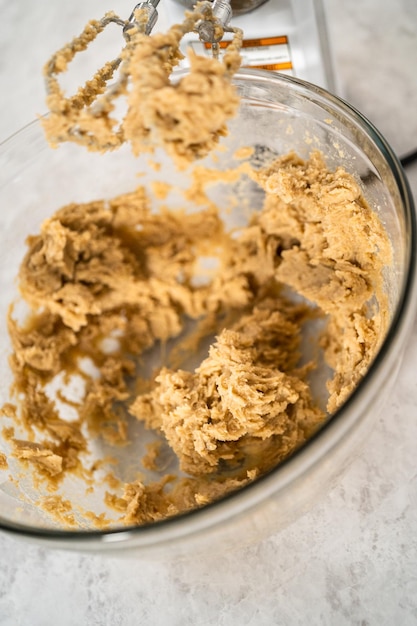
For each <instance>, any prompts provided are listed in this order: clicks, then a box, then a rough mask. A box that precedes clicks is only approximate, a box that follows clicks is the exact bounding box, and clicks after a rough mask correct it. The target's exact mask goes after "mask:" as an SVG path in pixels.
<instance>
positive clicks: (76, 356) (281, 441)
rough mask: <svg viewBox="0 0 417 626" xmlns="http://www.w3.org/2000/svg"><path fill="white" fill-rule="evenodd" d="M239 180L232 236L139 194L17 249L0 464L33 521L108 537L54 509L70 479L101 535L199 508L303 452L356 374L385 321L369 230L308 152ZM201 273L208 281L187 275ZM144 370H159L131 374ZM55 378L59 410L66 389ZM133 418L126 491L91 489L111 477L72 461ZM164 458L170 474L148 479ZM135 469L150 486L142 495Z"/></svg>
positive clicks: (355, 190)
mask: <svg viewBox="0 0 417 626" xmlns="http://www.w3.org/2000/svg"><path fill="white" fill-rule="evenodd" d="M250 175H251V177H252V178H253V179H254V180H255V181H256V182H257V183H258V184H259V185H260V186H261V187H262V189H263V190H264V192H265V196H264V202H263V207H262V209H261V210H260V211H257V212H253V213H252V215H251V216H250V219H249V221H248V223H247V225H246V226H245V227H242V228H236V229H234V230H232V231H228V230H227V229H226V227H225V225H224V223H223V221H222V219H221V218H220V211H219V210H218V209H217V208H216V207H215V206H213V203H209V204H208V206H207V207H206V208H202V209H201V210H199V211H198V212H195V213H187V212H185V211H178V210H176V211H174V210H169V209H167V208H166V209H162V210H161V211H160V212H159V213H155V212H154V211H152V210H151V203H150V199H149V198H148V197H147V193H146V192H145V189H144V188H142V187H139V188H138V189H136V190H135V191H133V192H132V193H128V194H124V195H121V196H118V197H116V198H113V199H111V200H97V201H95V202H90V203H88V204H71V205H68V206H65V207H63V208H61V209H60V210H58V211H57V212H56V213H55V214H54V215H53V216H52V217H51V218H50V219H48V220H47V221H46V222H44V224H43V225H42V228H41V232H40V234H38V235H35V236H31V237H29V238H28V242H27V243H28V252H27V254H26V257H25V258H24V260H23V263H22V265H21V269H20V274H19V281H20V290H21V294H22V296H23V298H24V300H25V301H26V302H27V303H28V305H29V307H30V310H31V313H30V315H29V317H28V318H27V319H26V320H25V322H24V323H23V324H22V323H19V322H18V321H17V320H16V319H15V316H14V313H13V308H11V311H10V316H9V332H10V336H11V340H12V344H13V355H12V357H11V361H10V362H11V367H12V370H13V374H14V380H15V382H14V393H15V396H16V398H18V400H16V403H15V405H14V406H13V405H11V404H10V403H9V404H7V405H5V406H4V407H3V409H2V411H3V413H4V414H6V415H8V416H9V417H10V416H11V417H13V419H14V420H15V422H16V427H17V426H19V429H20V430H22V429H24V430H25V431H26V432H27V437H26V438H25V439H24V440H23V439H22V438H19V439H17V438H16V437H15V436H14V434H13V432H12V431H11V430H10V429H9V430H8V439H9V440H10V442H11V444H12V446H13V451H12V456H14V457H17V458H19V459H20V460H21V461H22V463H23V464H26V466H27V467H29V466H30V467H32V468H33V473H34V476H35V477H36V479H37V480H38V481H41V482H42V484H46V485H47V486H48V488H49V489H50V490H51V491H52V492H55V493H56V494H57V495H55V496H53V498H52V500H51V497H52V496H50V497H49V500H48V497H47V498H44V499H40V501H39V506H42V507H43V508H44V509H45V510H48V512H49V513H51V514H53V511H54V510H55V511H57V510H59V511H60V516H61V517H60V523H65V524H68V525H71V524H79V523H80V516H81V519H82V523H83V524H87V525H88V524H93V525H96V526H101V527H105V526H106V525H109V524H111V523H113V522H112V521H111V520H110V518H108V517H106V515H104V514H101V515H98V514H96V513H92V512H90V513H88V512H85V511H84V512H82V513H80V509H81V507H80V506H78V504H77V503H76V502H70V503H69V502H68V500H66V499H65V498H64V496H62V498H61V500H59V498H60V497H61V496H60V495H58V494H59V489H60V485H61V484H62V482H63V480H64V479H65V477H67V476H68V475H71V474H75V475H76V476H78V477H79V478H82V479H84V480H85V482H86V484H87V485H88V486H89V487H90V488H94V486H95V485H96V483H97V481H99V480H101V481H102V483H105V484H107V485H108V489H107V490H106V493H105V496H104V499H105V504H106V506H107V507H108V509H109V510H113V512H114V511H116V512H117V522H116V523H119V524H120V523H125V524H142V523H147V522H151V521H154V520H158V519H162V518H164V517H167V516H172V515H176V514H178V513H180V512H184V511H188V510H190V509H193V508H195V507H198V506H202V505H204V504H207V503H208V502H211V501H213V500H216V499H218V498H220V497H221V496H223V495H224V494H225V493H228V492H230V491H233V490H235V489H237V488H239V487H241V486H242V485H244V484H247V483H248V482H250V481H252V480H254V479H255V478H256V477H258V476H259V475H261V474H264V473H265V472H267V471H269V470H270V469H272V468H273V467H275V466H276V465H277V464H278V463H280V462H281V461H283V460H284V459H286V458H287V457H288V456H289V455H291V454H292V453H293V452H294V451H295V450H296V449H298V448H299V447H300V446H301V445H303V444H304V443H305V442H306V441H307V440H308V438H309V437H310V436H311V435H312V434H313V433H314V432H315V431H316V429H317V428H318V427H319V426H320V425H321V424H322V423H323V422H324V421H325V420H326V419H327V417H328V415H329V414H332V413H333V412H334V411H336V410H337V408H338V407H340V405H341V404H343V402H344V401H345V400H346V399H347V397H348V396H349V395H350V393H351V392H352V391H353V390H354V389H355V387H356V386H357V384H358V382H359V381H360V380H361V378H362V377H363V375H364V374H365V373H366V371H367V369H368V367H369V365H370V363H371V361H372V360H373V358H374V356H375V354H376V352H377V350H378V348H379V346H380V345H381V342H382V340H383V338H384V336H385V332H386V329H387V324H388V321H389V320H388V306H387V299H386V294H385V293H384V285H383V269H384V267H386V266H389V264H390V262H391V248H390V244H389V241H388V238H387V235H386V233H385V231H384V228H383V226H382V225H381V223H380V221H379V219H378V216H377V214H376V213H375V212H374V211H373V210H372V209H371V208H370V207H369V206H368V204H367V202H366V201H365V199H364V198H363V196H362V194H361V190H360V187H359V186H358V184H357V182H356V181H355V180H354V178H353V177H352V176H351V175H349V174H348V173H347V172H346V171H345V170H344V169H342V168H337V169H336V170H335V171H329V170H328V168H327V167H326V165H325V162H324V160H323V157H322V155H321V154H320V153H318V152H313V153H312V154H311V155H310V158H309V159H308V160H307V161H303V160H302V159H301V158H299V157H298V156H297V155H295V154H289V155H285V156H281V157H278V158H277V159H276V160H275V161H274V162H273V163H271V164H269V165H268V166H266V167H263V168H261V169H260V170H257V171H255V170H253V171H251V173H250ZM199 176H200V177H202V178H204V170H202V169H201V168H200V169H199ZM219 176H220V177H221V174H220V173H219ZM208 178H209V179H210V176H208ZM200 183H201V180H200ZM207 258H209V259H211V260H213V259H214V261H215V263H214V264H212V265H214V266H215V267H214V269H213V267H211V269H209V270H207V269H206V270H204V268H203V269H202V265H204V264H203V261H204V259H207ZM202 275H204V280H201V276H202ZM291 294H297V297H296V298H294V297H292V296H291ZM312 320H313V321H314V320H316V321H318V320H321V321H320V324H321V327H322V330H321V336H320V341H319V342H317V345H318V344H320V346H321V349H322V351H323V355H324V359H325V361H326V363H327V365H328V366H329V368H331V374H330V376H329V380H328V382H327V389H328V398H327V409H326V408H325V407H324V406H323V404H322V400H323V398H318V397H317V394H316V392H315V390H314V389H313V388H312V386H311V383H310V376H311V374H312V372H314V369H315V367H317V359H318V358H319V355H318V354H316V355H315V356H314V355H313V356H312V357H311V358H309V359H308V360H305V359H304V360H303V358H302V353H303V348H302V342H303V333H304V329H305V327H306V325H308V324H309V323H311V321H312ZM210 337H214V339H213V341H212V342H211V345H210V346H209V347H208V349H207V350H205V348H204V346H205V343H207V341H208V338H210ZM317 352H318V349H317ZM155 353H158V354H159V355H162V356H163V358H160V360H159V363H155V364H153V365H152V366H149V362H150V357H151V355H154V354H155ZM197 353H203V354H204V356H203V358H202V359H201V360H200V362H199V364H198V365H197V367H193V368H191V367H187V359H188V358H189V356H190V355H193V354H197ZM73 377H76V378H77V380H78V381H81V383H80V387H81V391H79V394H78V397H77V398H74V397H72V396H71V394H69V392H68V391H67V387H66V385H67V386H68V385H69V383H70V381H71V379H72V378H73ZM54 385H55V387H56V389H55V391H52V390H53V389H54ZM129 416H130V417H129ZM134 418H136V419H137V420H138V421H139V422H141V423H143V425H144V426H145V427H146V429H147V430H148V431H154V432H155V433H156V435H157V441H156V442H154V443H153V444H151V445H150V446H148V449H147V453H146V454H145V455H143V459H142V460H141V459H140V458H139V457H138V458H137V468H136V470H137V471H136V478H135V479H134V480H129V481H124V480H123V479H122V478H120V476H118V475H117V467H113V470H112V471H110V470H109V471H107V473H106V474H105V476H104V478H103V475H102V473H101V474H100V472H102V470H103V467H104V466H106V467H111V462H110V464H108V463H107V461H108V459H106V458H105V457H103V458H102V459H96V460H95V461H94V462H91V463H87V462H86V458H88V450H89V448H90V446H91V444H92V442H93V441H97V440H98V441H104V442H105V443H106V446H107V448H106V449H108V446H113V447H114V448H115V449H116V448H117V446H118V445H119V444H121V445H126V443H127V442H128V441H129V434H128V424H129V419H130V420H132V419H134ZM167 450H171V451H173V453H175V456H176V458H177V459H178V465H179V474H178V472H173V471H171V470H170V471H164V470H163V457H164V454H166V451H167ZM141 461H142V466H141ZM4 463H6V460H5V459H4ZM106 463H107V465H106ZM144 468H147V469H149V470H151V471H152V470H154V471H156V472H157V474H156V475H158V476H159V478H158V479H156V480H151V481H149V480H148V481H147V480H145V479H144V478H143V476H141V474H140V472H141V469H142V470H143V469H144ZM99 474H100V476H101V477H100V478H99ZM57 499H58V500H59V502H61V504H60V506H58V505H57V501H58V500H57ZM51 502H53V506H52V505H51V506H50V503H51ZM74 511H75V512H76V515H75V516H74V515H73V512H74ZM76 520H77V521H76Z"/></svg>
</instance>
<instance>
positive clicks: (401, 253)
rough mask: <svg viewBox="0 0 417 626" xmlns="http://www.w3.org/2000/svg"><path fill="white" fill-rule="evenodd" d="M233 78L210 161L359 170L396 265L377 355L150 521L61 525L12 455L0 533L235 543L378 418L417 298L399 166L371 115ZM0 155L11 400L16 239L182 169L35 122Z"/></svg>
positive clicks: (182, 550)
mask: <svg viewBox="0 0 417 626" xmlns="http://www.w3.org/2000/svg"><path fill="white" fill-rule="evenodd" d="M235 83H236V85H237V88H238V90H239V93H240V95H241V99H242V101H241V107H240V111H239V113H238V116H237V118H236V119H234V120H232V122H231V123H230V133H229V135H228V136H227V137H226V138H225V139H224V141H222V145H223V148H222V150H219V151H217V153H216V167H218V168H220V169H222V168H225V167H228V166H229V165H230V162H231V159H232V155H233V154H235V153H236V150H237V149H238V148H240V147H246V146H256V147H257V149H258V151H259V147H261V148H262V150H263V151H268V150H269V151H272V152H273V153H278V154H285V153H287V152H289V151H291V150H295V151H296V152H297V153H298V154H299V155H300V156H301V157H307V156H308V154H309V153H310V151H311V150H312V149H319V150H321V151H322V152H323V153H324V155H325V157H326V160H327V164H328V166H329V167H330V168H334V167H336V166H339V165H343V167H344V168H345V169H346V170H347V171H348V172H351V173H352V174H353V175H354V176H355V178H356V180H357V181H358V182H359V184H360V186H361V187H362V189H363V193H364V195H365V197H366V199H367V200H368V202H369V204H370V205H371V206H372V207H373V208H374V210H375V211H376V212H377V213H378V215H379V216H380V218H381V220H382V222H383V224H384V225H385V228H386V230H387V233H388V234H389V237H390V240H391V243H392V248H393V264H392V267H391V269H390V272H388V273H387V276H386V290H387V293H388V297H389V308H390V311H389V314H390V322H389V328H388V331H387V334H386V336H385V338H384V340H383V342H382V345H381V348H380V350H379V352H378V354H377V356H376V358H375V359H374V361H373V363H372V365H371V367H370V368H369V370H368V372H367V374H366V375H365V376H364V378H363V379H362V380H361V382H360V384H359V385H358V387H357V388H356V390H355V391H354V392H353V393H352V394H351V396H350V397H349V398H348V400H347V401H346V402H345V404H344V405H343V406H342V407H341V408H340V409H339V410H338V411H337V413H336V414H334V415H333V416H331V417H330V418H329V420H328V421H327V423H326V424H325V425H324V426H323V427H322V428H321V429H320V430H319V432H317V433H316V435H315V436H313V437H312V438H311V439H310V440H309V441H308V442H307V443H306V444H305V445H304V446H303V447H302V448H300V449H299V450H298V451H297V452H296V453H295V454H293V455H292V456H291V457H290V458H288V459H287V460H286V461H285V462H284V463H282V464H281V465H280V466H278V467H276V468H275V469H274V470H273V471H270V472H269V473H268V474H267V475H264V476H262V477H260V478H259V479H257V480H255V481H254V482H253V483H251V484H249V485H247V486H245V487H244V488H242V489H240V490H239V491H237V492H235V493H232V494H229V495H228V496H227V497H224V498H223V499H222V500H220V501H217V502H215V503H213V504H210V505H207V506H205V507H203V508H201V509H198V510H194V511H192V512H189V513H187V514H184V515H179V516H177V517H174V518H170V519H166V520H163V521H160V522H157V523H153V524H148V525H144V526H140V527H114V528H111V529H107V530H96V529H94V528H87V529H80V530H68V529H65V528H63V527H60V525H59V523H58V522H56V521H53V520H51V519H50V518H48V516H47V515H45V514H44V513H42V511H40V510H39V509H38V508H37V507H36V506H35V505H34V504H33V502H35V501H36V498H37V493H36V488H35V487H34V486H33V483H32V481H31V479H30V477H29V476H28V477H26V476H25V475H24V474H23V475H22V468H21V467H20V466H19V465H18V464H17V462H16V464H14V461H13V459H11V460H10V462H9V467H8V469H2V470H0V527H1V528H2V529H3V530H4V531H5V532H9V533H13V534H14V535H18V536H21V537H24V538H29V539H31V540H37V541H40V542H43V543H45V544H47V545H51V546H58V547H64V548H68V549H75V550H81V549H89V550H100V551H101V550H106V549H122V548H128V549H129V550H132V549H133V548H135V551H134V553H135V554H138V553H139V554H142V553H143V554H145V553H149V552H151V553H152V554H158V553H160V554H164V555H167V554H175V555H181V554H183V555H185V554H192V555H195V554H197V553H198V552H200V551H204V550H210V551H213V549H218V550H224V549H226V548H230V547H231V546H234V545H242V544H243V543H245V542H248V541H252V540H257V539H259V538H260V537H261V536H264V535H265V534H267V533H270V532H276V531H278V530H279V529H280V528H283V527H285V526H286V525H288V524H289V523H290V522H291V521H292V520H294V519H295V518H296V517H297V516H299V515H301V514H302V513H303V512H305V511H307V510H308V509H309V507H311V506H312V504H313V503H314V502H315V501H316V500H317V498H318V497H320V495H321V494H323V492H324V491H325V490H326V489H327V488H328V486H329V485H330V484H331V483H332V481H334V480H335V479H337V477H338V476H339V475H340V473H341V472H342V471H343V470H344V469H345V468H346V466H347V465H348V464H349V463H350V462H351V461H352V460H353V459H354V458H355V455H356V454H357V453H358V451H359V449H360V444H361V442H362V441H363V438H364V436H365V434H366V431H368V430H369V429H370V428H371V427H372V424H373V423H374V419H375V417H377V416H378V407H379V406H380V405H381V403H382V402H383V400H384V398H385V397H386V394H387V393H388V391H389V389H390V388H391V386H392V384H393V383H394V380H395V376H396V373H397V371H398V367H399V363H400V358H401V355H402V352H403V349H404V346H405V342H406V339H407V336H408V333H409V331H410V330H411V326H412V322H413V318H414V306H415V301H416V274H415V253H416V226H415V215H414V208H413V202H412V198H411V195H410V191H409V188H408V186H407V181H406V178H405V176H404V173H403V171H402V168H401V166H400V164H399V162H398V159H397V158H396V157H395V155H394V153H393V151H392V150H391V148H390V147H389V145H388V144H387V142H386V141H385V140H384V138H383V137H382V136H381V135H380V133H379V132H378V131H377V130H376V129H375V128H374V127H373V126H372V124H370V123H369V121H367V120H366V119H365V118H364V117H363V116H362V115H361V114H360V113H358V112H357V111H356V110H354V109H353V108H352V107H351V106H349V105H348V104H347V103H345V102H343V101H342V100H340V99H338V98H337V97H335V96H333V95H331V94H329V93H327V92H326V91H324V90H322V89H320V88H318V87H316V86H313V85H310V84H307V83H304V82H302V81H299V80H296V79H293V78H289V77H285V76H280V75H279V74H274V73H269V72H261V71H250V70H242V71H240V72H239V73H238V75H237V76H236V77H235ZM159 156H160V158H161V159H163V157H162V156H161V155H159ZM0 163H1V166H0V181H1V182H0V201H1V212H0V222H1V228H0V280H1V302H0V323H1V328H2V330H1V333H0V355H1V356H0V374H1V375H0V404H1V405H3V404H4V403H7V402H8V401H10V385H11V383H12V375H11V372H10V368H9V364H8V357H9V355H10V351H11V347H10V340H9V337H8V333H7V330H6V317H7V311H8V307H9V304H10V302H12V301H13V300H14V299H15V298H16V295H17V286H16V276H17V273H18V268H19V264H20V262H21V260H22V258H23V255H24V252H25V238H26V237H27V236H28V235H29V234H35V233H37V232H39V227H40V224H41V223H42V221H43V220H44V219H45V218H47V217H49V216H50V215H52V213H53V212H54V211H55V210H57V209H58V208H59V207H61V206H62V205H65V204H68V203H70V202H83V201H89V200H92V199H97V198H110V197H113V196H114V195H116V194H118V193H122V192H125V191H129V190H131V189H132V188H133V187H134V186H136V185H135V180H136V179H135V177H136V175H137V173H138V171H142V172H145V176H142V178H140V182H141V183H143V182H144V181H145V182H146V184H148V185H151V184H152V180H161V177H163V179H164V181H165V182H171V183H173V184H174V185H176V186H180V185H181V184H186V183H187V172H185V173H184V172H182V173H180V174H179V173H178V172H176V171H174V170H173V168H172V166H171V165H170V162H169V161H166V162H164V163H162V170H159V171H157V170H156V169H155V168H154V167H152V166H151V164H150V163H149V156H145V157H140V158H139V159H135V158H133V156H132V155H131V153H130V151H129V150H128V149H125V148H122V149H121V150H118V151H115V152H113V153H110V154H105V155H99V154H95V153H90V152H87V151H86V150H84V149H82V148H79V147H77V146H74V145H69V144H66V145H61V146H60V147H59V148H58V149H57V150H52V149H50V148H49V147H48V146H47V143H46V141H45V139H44V136H43V132H42V129H41V127H40V125H39V123H38V122H35V123H33V124H31V125H29V126H27V127H26V128H24V129H23V130H21V131H20V132H19V133H17V134H16V135H14V136H13V137H11V138H10V139H9V140H7V141H6V142H4V143H3V144H2V145H1V146H0ZM226 187H227V186H226ZM231 191H232V192H233V193H238V190H237V189H236V188H233V189H232V190H231V189H223V191H221V192H219V193H223V194H230V192H231ZM252 193H253V194H254V195H253V198H252V197H251V198H250V203H252V204H253V203H255V204H256V203H258V204H259V197H258V196H259V193H258V194H257V193H255V192H253V190H252V188H251V187H250V186H249V187H246V188H245V189H244V190H243V194H244V196H245V198H246V200H247V199H248V198H247V197H246V196H247V194H249V196H250V194H252ZM216 200H219V198H216ZM182 202H183V200H182ZM240 217H241V216H240V215H239V207H238V208H237V209H236V210H235V212H234V216H231V215H230V214H227V215H225V219H227V220H228V221H230V220H231V219H236V220H239V218H240ZM341 236H343V225H342V224H341ZM0 419H1V420H2V423H0V452H7V443H6V440H5V438H4V437H2V435H1V433H2V432H3V434H4V430H3V428H4V427H7V426H10V420H9V419H8V418H7V417H2V418H0ZM18 434H19V433H18V430H17V432H16V436H18ZM128 456H129V455H128ZM128 460H129V462H130V461H131V460H132V459H131V458H129V459H128ZM121 462H124V461H123V456H122V457H121ZM126 462H127V461H126ZM66 489H67V491H66V493H64V494H63V496H64V497H69V498H71V500H73V501H77V503H79V504H83V501H84V498H85V497H86V496H85V489H84V490H83V489H82V488H81V487H79V486H77V484H76V483H70V484H69V485H68V486H67V487H66Z"/></svg>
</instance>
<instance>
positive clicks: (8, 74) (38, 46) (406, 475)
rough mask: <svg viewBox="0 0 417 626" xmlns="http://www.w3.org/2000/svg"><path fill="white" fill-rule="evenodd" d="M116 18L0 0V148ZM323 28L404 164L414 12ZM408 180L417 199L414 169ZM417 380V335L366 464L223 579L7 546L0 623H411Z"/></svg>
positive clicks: (375, 13) (103, 3)
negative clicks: (66, 57)
mask: <svg viewBox="0 0 417 626" xmlns="http://www.w3.org/2000/svg"><path fill="white" fill-rule="evenodd" d="M123 5H124V6H123ZM122 6H123V10H121V13H122V14H124V13H126V3H125V2H122V1H121V0H118V1H117V0H116V1H115V2H111V1H109V0H91V1H89V2H84V3H83V2H82V1H81V0H74V1H73V2H71V3H64V4H58V3H56V4H55V3H51V2H50V0H37V1H36V2H33V3H32V2H31V3H29V0H24V1H23V2H19V3H18V2H7V1H6V0H0V15H1V25H0V29H1V39H0V84H1V86H2V89H1V92H2V97H1V102H0V106H1V116H0V139H3V138H5V137H6V136H7V135H10V134H11V133H12V132H14V131H15V130H17V129H18V128H19V127H21V126H22V125H23V124H25V123H26V122H29V121H31V120H32V119H33V118H34V116H35V114H36V113H38V112H42V111H43V110H44V105H43V97H44V95H43V84H42V79H41V76H40V68H41V67H42V65H43V62H44V60H45V59H46V58H47V57H48V55H49V54H50V53H51V52H52V51H54V50H55V49H56V48H57V47H59V46H60V45H61V44H62V42H63V41H66V40H67V39H68V38H69V37H70V36H72V35H73V34H74V32H77V31H78V30H79V28H80V26H82V25H83V24H84V22H85V21H86V19H87V18H89V17H91V16H92V15H101V14H102V13H103V12H104V9H107V8H114V9H115V10H116V11H118V9H119V8H120V7H122ZM132 6H133V3H132ZM130 8H131V6H130V5H129V6H128V9H130ZM59 20H60V21H59ZM57 24H59V28H58V27H57ZM328 27H329V31H330V35H331V37H332V40H333V47H334V53H335V57H336V61H337V69H338V72H339V75H340V78H341V81H342V84H343V86H344V94H345V98H346V99H347V100H349V101H350V102H351V103H352V104H354V105H355V106H356V107H357V108H358V109H359V110H361V111H362V112H363V113H364V114H365V115H366V116H367V117H368V118H370V119H371V120H372V121H373V122H374V124H375V125H376V126H377V127H378V128H379V129H380V130H381V131H382V133H383V134H384V135H385V136H386V138H387V139H388V140H389V142H390V143H391V144H392V146H393V148H394V149H395V150H396V151H397V153H398V154H403V153H406V152H408V151H409V150H411V149H413V148H415V147H416V146H417V71H416V60H417V4H416V2H415V0H386V1H385V2H382V3H381V2H380V0H360V1H359V0H351V1H350V2H345V1H344V0H329V1H328ZM5 94H7V97H6V96H5ZM407 174H408V175H409V179H410V183H411V186H412V188H413V192H414V195H415V197H417V164H416V165H413V166H412V167H410V168H408V170H407ZM416 371H417V325H416V326H415V329H414V332H413V335H412V337H411V339H410V341H409V343H408V348H407V351H406V354H405V358H404V362H403V364H402V367H401V370H400V373H399V378H398V382H397V384H396V386H395V389H394V391H393V393H392V394H391V397H390V400H389V402H388V403H387V404H386V406H385V407H384V410H383V411H381V413H380V415H379V419H378V420H377V423H376V426H375V429H374V431H373V433H372V435H371V436H370V438H369V439H368V440H367V442H366V444H365V446H364V449H363V452H362V454H361V456H360V458H359V459H358V460H357V461H356V462H355V463H354V464H353V465H352V466H351V467H350V469H349V470H348V471H347V473H346V474H345V475H344V477H343V478H342V480H340V482H339V483H338V485H337V486H336V487H334V488H333V490H332V491H331V492H330V493H328V494H327V496H325V497H324V498H323V499H322V500H321V502H320V503H319V504H318V505H317V506H316V507H315V508H314V509H313V510H311V511H310V512H309V513H308V514H306V515H305V516H304V517H302V518H301V519H299V520H298V521H297V522H295V523H294V524H293V525H292V526H291V527H289V528H287V529H286V530H284V531H282V532H280V533H279V534H277V535H275V536H271V537H270V538H268V539H266V540H264V541H262V542H261V543H259V544H258V545H256V546H252V547H250V548H245V549H242V550H241V551H239V552H234V553H230V554H226V555H224V558H223V559H222V563H221V567H219V566H218V564H216V563H214V562H212V561H211V560H210V558H207V559H205V560H204V561H199V562H169V561H167V562H165V561H163V560H162V561H161V560H159V561H143V560H139V559H135V558H131V559H123V558H121V557H114V556H105V557H104V556H100V555H86V554H76V553H65V552H59V551H51V550H47V549H43V548H39V547H35V546H32V545H30V544H28V543H21V542H18V541H16V540H15V539H12V538H10V537H9V536H5V535H1V534H0V555H1V556H0V624H1V625H2V626H49V625H52V624H59V625H60V626H67V625H68V626H72V625H77V626H79V625H84V624H85V625H89V626H90V625H100V626H102V625H103V626H104V625H106V626H107V625H108V626H118V625H122V626H130V625H132V626H133V625H135V626H136V625H138V624H146V625H148V624H150V625H159V624H161V625H170V626H171V625H176V624H178V625H179V624H181V625H182V626H186V625H189V626H200V625H201V626H202V625H209V624H210V625H211V624H213V625H219V626H222V625H223V626H225V625H227V626H229V625H231V626H234V625H236V626H243V625H245V624H246V625H254V626H263V625H265V626H269V625H285V626H295V625H304V624H311V625H316V624H317V625H327V624H330V625H333V624H334V625H337V626H344V625H351V624H357V625H361V626H374V625H375V626H384V625H386V626H388V625H394V624H395V625H397V624H398V625H401V626H412V625H415V624H417V532H416V531H417V464H416V461H415V458H416V442H417V420H416V416H417V375H416Z"/></svg>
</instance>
